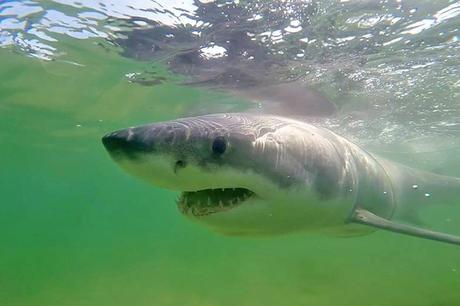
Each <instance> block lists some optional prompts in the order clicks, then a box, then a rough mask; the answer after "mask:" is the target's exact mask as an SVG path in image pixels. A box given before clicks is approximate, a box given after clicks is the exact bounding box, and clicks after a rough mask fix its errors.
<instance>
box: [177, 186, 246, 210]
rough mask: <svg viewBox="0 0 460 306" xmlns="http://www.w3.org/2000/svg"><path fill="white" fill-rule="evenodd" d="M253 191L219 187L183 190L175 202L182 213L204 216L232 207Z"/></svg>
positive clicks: (240, 202)
mask: <svg viewBox="0 0 460 306" xmlns="http://www.w3.org/2000/svg"><path fill="white" fill-rule="evenodd" d="M252 195H254V193H253V192H252V191H250V190H248V189H244V188H219V189H205V190H199V191H190V192H183V193H182V194H181V196H180V197H179V199H178V200H177V204H178V206H179V209H180V211H181V212H182V213H184V214H189V213H190V214H192V215H194V216H204V215H209V214H213V213H216V212H220V211H225V210H228V209H232V208H234V207H236V206H238V205H240V204H242V203H243V202H244V201H245V200H247V199H248V198H249V197H251V196H252Z"/></svg>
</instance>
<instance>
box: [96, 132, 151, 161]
mask: <svg viewBox="0 0 460 306" xmlns="http://www.w3.org/2000/svg"><path fill="white" fill-rule="evenodd" d="M102 143H103V144H104V147H105V148H106V150H107V151H108V152H109V153H110V154H115V153H121V154H123V153H124V154H126V155H128V156H132V155H133V154H136V153H142V152H151V151H153V150H154V146H153V144H154V142H153V139H150V138H149V139H147V138H146V137H144V136H143V133H140V132H139V131H136V129H131V128H130V129H125V130H120V131H116V132H113V133H110V134H107V135H105V136H104V137H102Z"/></svg>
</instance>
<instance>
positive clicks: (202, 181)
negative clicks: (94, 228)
mask: <svg viewBox="0 0 460 306" xmlns="http://www.w3.org/2000/svg"><path fill="white" fill-rule="evenodd" d="M102 141H103V143H104V145H105V147H106V149H107V150H108V152H109V153H110V155H111V157H112V158H113V159H114V160H115V161H116V162H117V163H118V164H119V165H120V166H121V167H122V168H123V169H124V170H125V171H126V172H128V173H130V174H131V175H134V176H136V177H139V178H142V179H144V180H146V181H148V182H150V183H151V184H153V185H156V186H159V187H162V188H166V189H170V190H175V191H180V192H181V196H180V198H179V200H178V207H179V209H180V211H181V212H182V213H183V214H184V215H186V216H187V217H189V218H191V219H193V220H196V221H199V222H202V223H204V224H206V225H208V226H209V227H211V228H212V229H214V230H216V231H218V232H221V233H224V234H227V235H273V234H281V233H287V232H294V231H313V232H324V233H334V234H339V235H354V234H361V233H367V232H371V231H373V230H375V229H376V228H384V229H388V230H393V231H396V232H402V233H405V234H409V235H414V236H420V237H424V238H429V239H435V240H442V241H447V242H451V243H456V242H455V241H454V242H452V241H449V239H450V240H452V239H453V240H455V239H456V237H453V238H452V237H451V236H449V235H447V234H442V233H436V232H430V231H428V230H424V229H418V228H416V227H411V226H409V225H402V226H403V227H404V226H405V227H404V228H401V226H400V225H399V224H398V223H395V222H392V221H391V220H402V221H404V219H405V218H406V217H407V216H408V215H410V214H412V213H413V211H414V209H417V207H418V206H417V205H419V204H417V203H419V202H420V201H423V200H425V201H426V199H424V196H423V195H424V193H423V190H431V191H432V190H436V191H438V194H439V197H444V198H443V199H441V200H447V199H449V195H452V194H453V193H455V192H456V191H458V190H459V188H460V182H459V180H458V179H456V178H450V177H445V176H439V175H435V174H431V173H427V172H422V171H418V170H415V169H411V168H408V167H404V166H402V165H398V164H395V163H391V162H389V161H386V160H384V159H381V158H379V157H377V156H374V155H371V154H370V153H368V152H366V151H365V150H363V149H361V148H360V147H358V146H357V145H355V144H353V143H352V142H350V141H348V140H346V139H345V138H343V137H341V136H338V135H336V134H335V133H333V132H331V131H329V130H327V129H325V128H320V127H316V126H313V125H310V124H307V123H304V122H302V121H297V120H294V119H289V118H284V117H278V116H271V115H256V114H239V113H231V114H215V115H205V116H199V117H191V118H183V119H177V120H172V121H167V122H160V123H154V124H149V125H145V126H140V127H134V128H128V129H124V130H120V131H116V132H113V133H110V134H107V135H106V136H104V137H103V139H102ZM415 184H418V186H420V189H421V190H417V192H415V191H414V188H412V186H413V185H415ZM439 197H438V199H439ZM357 223H364V224H367V225H371V227H369V226H362V225H360V224H357ZM420 231H421V232H420ZM427 232H429V233H427ZM432 233H434V234H432ZM437 235H440V236H437ZM443 235H444V236H449V237H444V236H443Z"/></svg>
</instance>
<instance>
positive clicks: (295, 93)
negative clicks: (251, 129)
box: [233, 81, 337, 117]
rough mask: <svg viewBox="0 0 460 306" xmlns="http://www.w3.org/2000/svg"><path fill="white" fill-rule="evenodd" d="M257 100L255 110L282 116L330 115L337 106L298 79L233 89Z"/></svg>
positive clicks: (238, 93) (252, 99)
mask: <svg viewBox="0 0 460 306" xmlns="http://www.w3.org/2000/svg"><path fill="white" fill-rule="evenodd" d="M233 92H234V93H235V94H237V95H240V96H242V97H244V98H246V99H249V100H251V101H253V102H255V103H256V104H257V105H258V107H256V108H255V111H257V112H262V113H264V114H275V115H281V116H308V117H330V116H332V115H334V114H335V113H336V112H337V107H336V105H335V104H334V103H332V102H331V101H329V100H328V99H327V98H326V97H325V96H324V95H322V94H321V93H320V92H318V91H316V90H314V89H311V88H309V87H307V86H306V84H304V83H302V82H299V81H296V82H290V83H283V84H276V85H269V86H259V87H252V88H248V89H244V90H238V92H235V91H233Z"/></svg>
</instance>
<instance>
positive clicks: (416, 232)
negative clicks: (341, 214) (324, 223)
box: [351, 208, 460, 245]
mask: <svg viewBox="0 0 460 306" xmlns="http://www.w3.org/2000/svg"><path fill="white" fill-rule="evenodd" d="M351 222H354V223H361V224H365V225H369V226H373V227H377V228H380V229H384V230H387V231H391V232H396V233H400V234H405V235H410V236H415V237H420V238H425V239H431V240H436V241H441V242H446V243H450V244H456V245H460V237H458V236H454V235H450V234H445V233H441V232H435V231H431V230H428V229H423V228H420V227H416V226H411V225H407V224H401V223H396V222H393V221H390V220H387V219H384V218H381V217H379V216H376V215H374V214H373V213H371V212H369V211H367V210H364V209H361V208H358V209H356V210H355V212H354V214H353V216H352V217H351Z"/></svg>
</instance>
